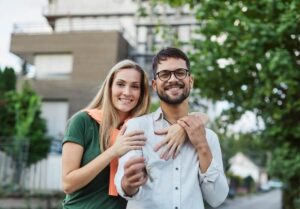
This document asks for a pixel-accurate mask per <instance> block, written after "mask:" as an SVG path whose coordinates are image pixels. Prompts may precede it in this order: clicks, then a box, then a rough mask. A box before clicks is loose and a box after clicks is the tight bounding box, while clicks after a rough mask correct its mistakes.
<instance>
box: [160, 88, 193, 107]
mask: <svg viewBox="0 0 300 209" xmlns="http://www.w3.org/2000/svg"><path fill="white" fill-rule="evenodd" d="M172 86H176V87H179V88H180V89H183V92H182V93H181V94H180V95H178V96H176V97H173V98H172V97H171V96H169V95H168V94H166V91H165V90H168V89H169V88H171V87H172ZM157 95H158V97H159V98H160V100H161V101H163V102H165V103H167V104H171V105H178V104H181V103H182V102H183V101H184V100H185V99H186V98H188V96H189V95H190V89H189V88H186V87H185V85H184V84H179V83H177V84H172V85H169V86H166V87H165V88H164V89H163V90H157Z"/></svg>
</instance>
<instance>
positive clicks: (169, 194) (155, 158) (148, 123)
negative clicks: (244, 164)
mask: <svg viewBox="0 0 300 209" xmlns="http://www.w3.org/2000/svg"><path fill="white" fill-rule="evenodd" d="M126 126H127V129H126V132H129V131H133V130H143V131H144V134H145V136H146V138H147V141H146V145H145V146H144V147H143V149H142V150H138V151H137V150H134V151H130V152H128V153H127V154H125V155H123V156H122V157H121V158H120V159H119V166H118V171H117V174H116V176H115V184H116V187H117V190H118V192H119V194H120V195H121V196H123V197H125V198H126V199H127V200H128V204H127V208H128V209H154V208H159V209H204V203H203V199H204V200H205V201H206V202H207V203H208V204H210V205H211V206H213V207H217V206H219V205H220V204H221V203H222V202H223V201H224V200H225V198H226V197H227V194H228V184H227V180H226V177H225V174H224V171H223V163H222V155H221V149H220V144H219V140H218V137H217V135H216V134H215V133H214V132H213V131H212V130H210V129H206V138H207V141H208V144H209V147H210V149H211V153H212V155H213V159H212V162H211V164H210V166H209V168H208V169H207V171H206V172H205V173H201V171H200V169H199V161H198V155H197V152H196V150H195V148H194V147H193V145H192V144H191V143H190V141H189V140H186V142H185V143H184V145H183V146H182V147H181V150H180V154H179V155H178V156H177V158H176V159H174V160H173V159H170V160H168V161H166V160H163V159H160V157H159V153H157V152H154V151H153V148H154V146H155V145H156V144H157V143H158V142H159V141H161V140H163V139H164V136H158V135H155V134H154V131H155V130H159V129H161V128H165V127H168V126H169V124H168V122H167V121H166V120H164V118H163V113H162V111H161V109H160V108H159V109H158V110H157V111H156V112H154V113H150V114H147V115H144V116H141V117H138V118H134V119H131V120H129V121H128V122H127V125H126ZM136 156H144V157H145V158H146V161H147V167H148V172H149V175H150V176H151V179H152V181H151V180H150V178H148V180H147V183H146V184H145V185H143V186H141V187H140V188H139V191H138V192H137V194H135V195H134V196H133V197H127V196H126V195H125V194H124V191H123V190H122V187H121V179H122V177H123V175H124V164H125V163H126V161H127V160H128V159H130V158H132V157H136Z"/></svg>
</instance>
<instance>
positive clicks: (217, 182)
mask: <svg viewBox="0 0 300 209" xmlns="http://www.w3.org/2000/svg"><path fill="white" fill-rule="evenodd" d="M207 139H208V143H209V146H210V149H211V153H212V155H213V159H212V161H211V164H210V166H209V167H208V169H207V171H206V172H205V173H201V171H200V170H199V182H200V186H201V191H202V195H203V198H204V200H205V201H206V202H207V203H208V204H209V205H211V206H212V207H218V206H219V205H220V204H221V203H223V202H224V200H225V199H226V197H227V195H228V191H229V187H228V183H227V179H226V176H225V174H224V170H223V162H222V153H221V148H220V144H219V139H218V137H217V135H216V134H215V133H214V132H212V131H210V130H209V131H208V133H207Z"/></svg>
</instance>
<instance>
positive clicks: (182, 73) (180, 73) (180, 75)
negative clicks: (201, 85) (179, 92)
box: [155, 68, 190, 81]
mask: <svg viewBox="0 0 300 209" xmlns="http://www.w3.org/2000/svg"><path fill="white" fill-rule="evenodd" d="M172 74H174V76H175V77H176V78H177V79H178V80H182V79H185V78H186V76H187V75H190V72H189V71H188V70H187V69H184V68H178V69H176V70H174V71H170V70H162V71H159V72H157V73H156V74H155V76H157V77H158V78H159V79H160V80H161V81H168V80H169V79H170V78H171V76H172Z"/></svg>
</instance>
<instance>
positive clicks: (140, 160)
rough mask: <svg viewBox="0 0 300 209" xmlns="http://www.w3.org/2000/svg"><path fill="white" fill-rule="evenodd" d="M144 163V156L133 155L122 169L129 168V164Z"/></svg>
mask: <svg viewBox="0 0 300 209" xmlns="http://www.w3.org/2000/svg"><path fill="white" fill-rule="evenodd" d="M139 163H142V164H145V158H143V157H135V158H130V159H129V160H128V161H127V162H126V163H125V165H124V169H127V168H130V167H131V166H133V165H135V164H139Z"/></svg>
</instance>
